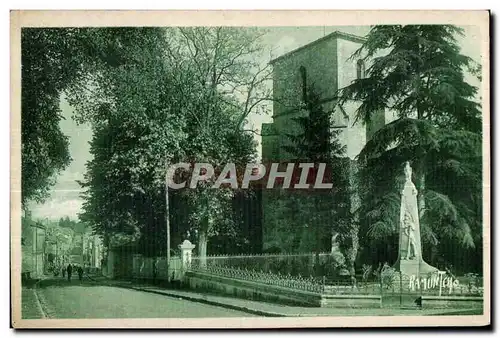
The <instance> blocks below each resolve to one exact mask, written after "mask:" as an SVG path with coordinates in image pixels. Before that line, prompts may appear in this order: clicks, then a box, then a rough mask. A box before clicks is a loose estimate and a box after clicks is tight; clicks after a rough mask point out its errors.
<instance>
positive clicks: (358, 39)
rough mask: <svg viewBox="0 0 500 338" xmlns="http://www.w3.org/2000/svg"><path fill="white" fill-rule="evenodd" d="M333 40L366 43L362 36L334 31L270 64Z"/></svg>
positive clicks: (270, 62)
mask: <svg viewBox="0 0 500 338" xmlns="http://www.w3.org/2000/svg"><path fill="white" fill-rule="evenodd" d="M331 38H342V39H345V40H349V41H353V42H358V43H364V42H365V41H366V38H364V37H362V36H358V35H354V34H349V33H344V32H339V31H334V32H332V33H330V34H328V35H325V36H323V37H322V38H319V39H317V40H314V41H312V42H309V43H308V44H305V45H303V46H300V47H298V48H296V49H294V50H292V51H290V52H288V53H285V54H283V55H281V56H278V57H277V58H275V59H272V60H271V61H269V64H270V65H272V64H274V63H275V62H277V61H281V60H282V59H285V58H287V57H289V56H291V55H292V54H295V53H297V52H299V51H301V50H302V49H305V48H308V47H311V46H313V45H315V44H318V43H320V42H323V41H325V40H328V39H331Z"/></svg>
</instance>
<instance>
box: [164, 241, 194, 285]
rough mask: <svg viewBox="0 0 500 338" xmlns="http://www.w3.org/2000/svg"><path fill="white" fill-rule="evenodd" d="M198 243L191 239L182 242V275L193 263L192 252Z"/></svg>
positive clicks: (180, 246)
mask: <svg viewBox="0 0 500 338" xmlns="http://www.w3.org/2000/svg"><path fill="white" fill-rule="evenodd" d="M195 246H196V245H194V244H192V243H191V242H190V241H189V240H187V239H186V240H184V242H182V244H180V245H179V249H180V250H181V271H182V276H181V278H182V277H183V276H184V273H185V272H186V271H187V270H188V269H189V266H190V265H191V254H192V251H193V249H194V248H195ZM168 264H170V262H168Z"/></svg>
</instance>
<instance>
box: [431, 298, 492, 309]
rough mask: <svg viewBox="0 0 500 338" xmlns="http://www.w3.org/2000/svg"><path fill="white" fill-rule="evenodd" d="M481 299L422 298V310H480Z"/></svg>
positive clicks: (481, 305)
mask: <svg viewBox="0 0 500 338" xmlns="http://www.w3.org/2000/svg"><path fill="white" fill-rule="evenodd" d="M482 307H483V297H462V296H441V297H439V296H423V297H422V308H424V309H463V308H468V309H470V308H482Z"/></svg>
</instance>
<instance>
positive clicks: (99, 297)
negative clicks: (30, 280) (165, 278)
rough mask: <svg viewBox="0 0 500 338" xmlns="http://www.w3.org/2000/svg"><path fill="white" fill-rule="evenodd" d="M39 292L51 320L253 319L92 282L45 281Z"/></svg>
mask: <svg viewBox="0 0 500 338" xmlns="http://www.w3.org/2000/svg"><path fill="white" fill-rule="evenodd" d="M36 292H37V295H38V298H39V299H40V302H41V304H42V308H43V310H44V312H45V315H46V316H47V317H48V318H195V317H205V318H207V317H253V315H251V314H249V313H246V312H240V311H236V310H230V309H225V308H222V307H217V306H211V305H206V304H201V303H196V302H190V301H187V300H181V299H177V298H172V297H167V296H163V295H157V294H152V293H147V292H142V291H135V290H129V289H124V288H119V287H113V286H103V285H98V284H96V283H93V282H90V281H82V282H79V281H78V280H72V281H71V282H68V281H67V280H63V279H62V278H59V279H50V280H44V281H42V282H40V284H39V285H38V288H37V290H36Z"/></svg>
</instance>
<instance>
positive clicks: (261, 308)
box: [94, 278, 479, 317]
mask: <svg viewBox="0 0 500 338" xmlns="http://www.w3.org/2000/svg"><path fill="white" fill-rule="evenodd" d="M94 280H95V281H96V282H100V283H102V284H106V285H109V286H115V287H123V288H127V289H133V290H137V291H143V292H150V293H156V294H160V295H164V296H168V297H175V298H178V299H185V300H188V301H193V302H199V303H204V304H209V305H214V306H220V307H224V308H228V309H233V310H238V311H244V312H247V313H251V314H255V315H259V316H264V317H318V316H325V317H326V316H429V315H445V314H446V315H452V314H453V312H456V314H463V313H464V311H465V310H464V309H462V310H460V313H459V311H453V310H445V309H432V310H431V309H429V310H419V309H399V308H397V309H391V308H387V309H355V308H320V307H301V306H286V305H279V304H273V303H267V302H259V301H253V300H246V299H240V298H232V297H225V296H218V295H213V294H204V293H199V292H195V291H189V290H174V289H166V288H162V287H158V286H153V285H150V284H142V283H136V282H131V281H118V280H109V279H106V278H98V279H94ZM471 311H474V310H473V309H471ZM467 314H469V313H467ZM474 314H476V313H475V312H474ZM477 314H479V313H477Z"/></svg>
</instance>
